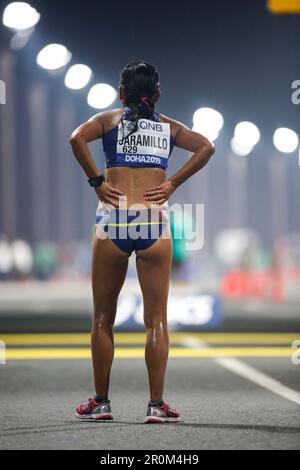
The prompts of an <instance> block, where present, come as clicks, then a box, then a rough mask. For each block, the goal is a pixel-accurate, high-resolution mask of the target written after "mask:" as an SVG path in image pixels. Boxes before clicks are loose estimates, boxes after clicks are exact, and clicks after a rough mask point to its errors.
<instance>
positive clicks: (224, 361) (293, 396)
mask: <svg viewBox="0 0 300 470" xmlns="http://www.w3.org/2000/svg"><path fill="white" fill-rule="evenodd" d="M214 361H215V362H216V363H217V364H219V365H220V366H222V367H224V368H225V369H227V370H230V371H231V372H234V373H235V374H237V375H239V376H240V377H243V378H245V379H247V380H250V381H251V382H253V383H255V384H257V385H259V386H260V387H263V388H265V389H266V390H269V391H270V392H273V393H275V394H276V395H279V396H280V397H283V398H286V400H290V401H292V402H294V403H297V405H300V393H299V392H296V390H293V389H292V388H289V387H286V386H285V385H283V384H282V383H281V382H279V381H278V380H275V379H273V378H272V377H269V376H268V375H267V374H264V373H263V372H260V371H258V370H256V369H254V367H251V366H249V365H248V364H245V363H244V362H243V361H240V360H239V359H236V358H233V357H219V358H215V359H214Z"/></svg>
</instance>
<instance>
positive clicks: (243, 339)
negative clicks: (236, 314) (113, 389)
mask: <svg viewBox="0 0 300 470" xmlns="http://www.w3.org/2000/svg"><path fill="white" fill-rule="evenodd" d="M187 339H196V340H199V341H203V342H206V343H209V344H291V343H292V342H293V341H295V340H296V339H300V333H193V332H173V333H172V332H171V333H170V342H171V344H172V343H181V342H183V341H186V340H187ZM0 340H1V341H4V342H5V343H6V344H7V345H18V346H22V345H24V346H25V345H38V344H40V345H43V344H48V345H50V344H51V345H62V344H66V345H68V344H78V345H88V344H89V343H90V334H89V333H32V334H24V333H23V334H22V333H20V334H3V335H1V334H0ZM144 343H145V333H115V344H136V345H140V344H144Z"/></svg>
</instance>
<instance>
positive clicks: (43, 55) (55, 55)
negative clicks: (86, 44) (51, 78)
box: [36, 44, 72, 70]
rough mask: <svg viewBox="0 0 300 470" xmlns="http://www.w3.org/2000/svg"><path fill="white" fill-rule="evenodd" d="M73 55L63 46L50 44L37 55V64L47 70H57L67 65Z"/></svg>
mask: <svg viewBox="0 0 300 470" xmlns="http://www.w3.org/2000/svg"><path fill="white" fill-rule="evenodd" d="M71 58H72V54H71V52H70V51H68V49H67V48H66V47H65V46H62V45H61V44H48V45H47V46H45V47H44V48H43V49H42V50H41V51H40V52H39V53H38V55H37V58H36V62H37V64H38V65H40V67H43V68H44V69H47V70H57V69H60V68H61V67H64V66H65V65H67V64H68V63H69V62H70V60H71Z"/></svg>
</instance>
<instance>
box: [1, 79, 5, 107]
mask: <svg viewBox="0 0 300 470" xmlns="http://www.w3.org/2000/svg"><path fill="white" fill-rule="evenodd" d="M0 104H6V83H5V82H4V81H3V80H0Z"/></svg>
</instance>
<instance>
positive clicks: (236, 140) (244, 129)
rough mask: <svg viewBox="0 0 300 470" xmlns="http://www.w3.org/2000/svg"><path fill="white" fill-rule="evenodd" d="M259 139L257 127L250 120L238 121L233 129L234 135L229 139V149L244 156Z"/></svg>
mask: <svg viewBox="0 0 300 470" xmlns="http://www.w3.org/2000/svg"><path fill="white" fill-rule="evenodd" d="M259 140H260V131H259V129H258V127H257V126H256V125H255V124H254V123H253V122H250V121H242V122H239V123H238V124H237V125H236V126H235V129H234V136H233V138H232V139H231V142H230V145H231V150H232V151H233V152H234V153H235V154H236V155H238V156H240V157H245V156H246V155H249V153H251V152H252V150H253V149H254V147H255V145H256V144H258V142H259Z"/></svg>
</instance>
